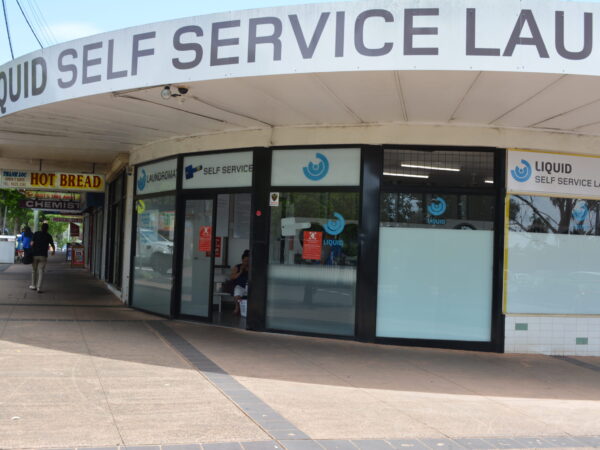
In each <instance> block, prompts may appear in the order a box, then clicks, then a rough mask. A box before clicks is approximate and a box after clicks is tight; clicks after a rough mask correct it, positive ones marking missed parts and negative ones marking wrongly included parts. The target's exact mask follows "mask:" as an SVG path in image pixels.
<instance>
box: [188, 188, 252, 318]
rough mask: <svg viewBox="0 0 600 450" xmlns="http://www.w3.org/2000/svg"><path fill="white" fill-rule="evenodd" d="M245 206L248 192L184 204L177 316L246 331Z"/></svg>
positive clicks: (247, 234)
mask: <svg viewBox="0 0 600 450" xmlns="http://www.w3.org/2000/svg"><path fill="white" fill-rule="evenodd" d="M250 207H251V194H250V193H223V194H216V195H203V196H194V197H193V198H188V199H186V200H185V210H184V216H183V217H184V225H183V230H184V231H183V246H182V250H181V277H180V280H181V281H180V302H179V316H181V317H190V318H194V319H204V320H208V321H211V322H213V323H216V324H220V325H225V326H231V327H238V328H244V329H245V328H246V311H247V301H248V299H247V282H248V269H249V267H247V265H246V264H243V263H242V255H243V254H244V252H246V251H247V250H248V249H249V248H250V217H251V215H250V211H251V209H250ZM246 262H247V261H246ZM232 273H233V275H234V277H235V279H232ZM238 273H239V274H240V275H239V276H238Z"/></svg>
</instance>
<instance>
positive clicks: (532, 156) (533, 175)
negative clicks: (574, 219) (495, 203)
mask: <svg viewBox="0 0 600 450" xmlns="http://www.w3.org/2000/svg"><path fill="white" fill-rule="evenodd" d="M506 178H507V182H506V186H507V190H508V191H509V192H532V193H543V194H557V195H573V196H577V197H599V198H600V158H596V157H593V156H577V155H561V154H555V153H546V152H536V151H524V150H509V151H508V152H507V169H506Z"/></svg>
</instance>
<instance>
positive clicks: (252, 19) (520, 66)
mask: <svg viewBox="0 0 600 450" xmlns="http://www.w3.org/2000/svg"><path fill="white" fill-rule="evenodd" d="M599 17H600V4H599V3H590V2H576V1H569V2H567V1H552V0H477V1H473V0H452V1H440V0H404V1H394V0H367V1H356V2H343V3H341V2H340V3H323V4H309V5H295V6H286V7H278V8H264V9H251V10H245V11H231V12H227V13H222V14H213V15H206V16H196V17H188V18H184V19H177V20H169V21H165V22H160V23H154V24H148V25H142V26H137V27H132V28H127V29H124V30H118V31H112V32H109V33H103V34H98V35H95V36H90V37H86V38H83V39H78V40H75V41H71V42H66V43H62V44H59V45H54V46H52V47H48V48H44V49H42V50H39V51H36V52H33V53H30V54H28V55H24V56H22V57H19V58H16V59H14V60H13V61H10V62H8V63H6V64H4V65H3V66H0V116H1V115H3V114H11V113H14V112H16V111H19V110H22V109H25V108H30V107H34V106H38V105H43V104H46V103H52V102H57V101H62V100H67V99H73V98H78V97H83V96H89V95H94V94H100V93H107V92H114V91H123V90H128V89H137V88H140V87H149V86H161V85H165V84H173V83H189V82H193V81H202V80H214V79H223V78H234V77H249V76H264V75H280V74H297V73H319V72H343V71H371V70H469V71H512V72H530V73H560V74H579V75H592V76H598V75H600V65H599V64H598V60H599V59H600V45H597V42H594V38H597V26H598V20H599ZM594 44H596V45H594Z"/></svg>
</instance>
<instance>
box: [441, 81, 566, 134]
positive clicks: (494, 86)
mask: <svg viewBox="0 0 600 450" xmlns="http://www.w3.org/2000/svg"><path fill="white" fill-rule="evenodd" d="M561 76H562V75H555V74H537V73H536V74H531V73H510V72H482V73H481V74H480V75H479V77H477V80H476V81H475V83H474V84H473V86H472V87H471V89H470V90H469V92H468V93H467V95H466V97H465V98H464V100H463V101H462V103H461V105H460V106H459V107H458V109H457V110H456V112H455V113H454V116H453V117H452V120H453V121H457V122H464V123H481V124H489V123H491V122H493V121H494V120H495V119H497V118H499V117H501V116H503V115H505V114H506V113H508V112H509V111H510V110H512V109H514V108H516V107H517V106H519V105H520V104H521V103H524V102H525V101H527V100H528V99H530V98H531V97H533V96H535V95H536V94H537V93H538V92H540V91H541V90H543V89H544V88H546V87H547V86H549V85H550V84H552V83H554V82H555V81H557V80H558V79H559V78H560V77H561Z"/></svg>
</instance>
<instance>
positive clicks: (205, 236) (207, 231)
mask: <svg viewBox="0 0 600 450" xmlns="http://www.w3.org/2000/svg"><path fill="white" fill-rule="evenodd" d="M211 243H212V227H210V226H204V227H200V239H199V241H198V250H200V251H201V252H210V251H211Z"/></svg>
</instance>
